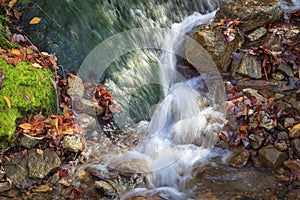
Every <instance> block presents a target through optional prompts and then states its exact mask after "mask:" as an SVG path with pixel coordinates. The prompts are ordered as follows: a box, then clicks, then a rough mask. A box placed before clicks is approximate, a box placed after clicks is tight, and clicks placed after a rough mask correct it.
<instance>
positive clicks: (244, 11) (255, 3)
mask: <svg viewBox="0 0 300 200" xmlns="http://www.w3.org/2000/svg"><path fill="white" fill-rule="evenodd" d="M281 15H282V10H281V7H280V5H279V3H278V0H264V1H259V0H251V1H246V0H241V1H237V2H236V3H228V4H227V5H226V6H224V7H223V8H221V9H220V10H219V11H218V12H217V14H216V17H215V20H216V21H218V20H220V19H224V18H233V19H237V18H239V19H240V21H241V22H242V23H241V25H240V27H241V29H242V30H243V31H250V30H253V29H255V28H258V27H260V26H263V25H265V24H268V23H272V22H274V21H277V20H278V19H279V18H280V17H281Z"/></svg>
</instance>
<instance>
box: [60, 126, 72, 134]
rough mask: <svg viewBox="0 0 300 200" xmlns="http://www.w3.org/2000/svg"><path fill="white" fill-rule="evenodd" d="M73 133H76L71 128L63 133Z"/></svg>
mask: <svg viewBox="0 0 300 200" xmlns="http://www.w3.org/2000/svg"><path fill="white" fill-rule="evenodd" d="M73 133H74V131H73V130H72V129H71V128H69V129H67V130H64V131H63V132H62V134H63V135H67V134H73Z"/></svg>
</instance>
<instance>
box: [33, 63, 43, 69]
mask: <svg viewBox="0 0 300 200" xmlns="http://www.w3.org/2000/svg"><path fill="white" fill-rule="evenodd" d="M32 67H35V68H43V67H42V66H41V65H40V64H39V63H33V64H32Z"/></svg>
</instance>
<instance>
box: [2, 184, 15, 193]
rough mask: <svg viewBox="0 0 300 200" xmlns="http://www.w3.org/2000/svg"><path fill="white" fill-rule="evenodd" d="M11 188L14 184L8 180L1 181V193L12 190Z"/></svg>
mask: <svg viewBox="0 0 300 200" xmlns="http://www.w3.org/2000/svg"><path fill="white" fill-rule="evenodd" d="M11 188H12V185H11V184H10V183H9V182H8V181H5V182H0V193H2V192H5V191H7V190H10V189H11Z"/></svg>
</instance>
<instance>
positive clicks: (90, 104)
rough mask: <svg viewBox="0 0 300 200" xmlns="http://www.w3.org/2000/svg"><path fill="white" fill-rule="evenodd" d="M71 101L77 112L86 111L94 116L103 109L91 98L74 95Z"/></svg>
mask: <svg viewBox="0 0 300 200" xmlns="http://www.w3.org/2000/svg"><path fill="white" fill-rule="evenodd" d="M72 102H73V109H74V110H75V111H76V112H78V113H86V114H88V115H91V116H95V115H100V114H102V113H103V111H104V109H103V108H102V107H100V106H99V105H98V103H97V102H95V101H92V100H88V99H83V98H76V97H75V98H74V99H73V101H72Z"/></svg>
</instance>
